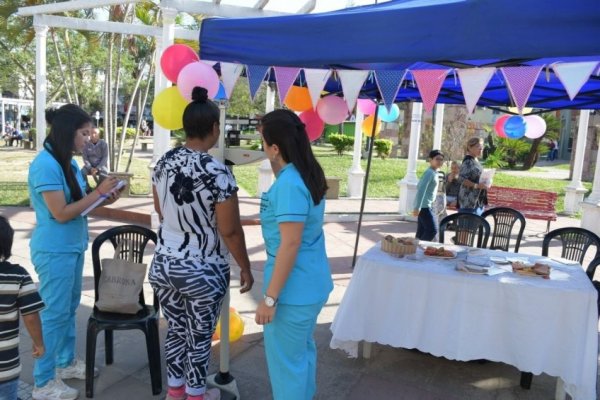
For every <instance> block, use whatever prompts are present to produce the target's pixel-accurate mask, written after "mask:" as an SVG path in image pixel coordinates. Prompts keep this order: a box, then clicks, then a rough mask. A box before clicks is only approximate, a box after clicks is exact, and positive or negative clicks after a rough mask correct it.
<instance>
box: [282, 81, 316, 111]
mask: <svg viewBox="0 0 600 400" xmlns="http://www.w3.org/2000/svg"><path fill="white" fill-rule="evenodd" d="M283 104H285V105H286V106H287V108H289V109H290V110H292V111H297V112H302V111H307V110H310V109H312V108H313V106H312V101H311V100H310V92H309V91H308V88H305V87H300V86H292V87H291V88H290V90H289V91H288V93H287V95H286V96H285V101H284V102H283Z"/></svg>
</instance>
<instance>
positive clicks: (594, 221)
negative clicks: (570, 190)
mask: <svg viewBox="0 0 600 400" xmlns="http://www.w3.org/2000/svg"><path fill="white" fill-rule="evenodd" d="M596 134H597V135H598V137H597V138H596V142H597V143H598V142H600V132H597V133H596ZM581 208H582V210H583V216H582V217H581V227H582V228H585V229H587V230H589V231H592V232H594V233H595V234H596V235H600V224H598V221H600V148H598V152H597V153H596V169H595V170H594V183H593V186H592V193H590V195H589V196H588V197H587V198H586V199H585V201H583V203H581Z"/></svg>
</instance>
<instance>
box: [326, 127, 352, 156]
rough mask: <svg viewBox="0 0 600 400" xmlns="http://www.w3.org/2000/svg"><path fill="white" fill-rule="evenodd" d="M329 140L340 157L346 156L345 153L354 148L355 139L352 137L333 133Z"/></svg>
mask: <svg viewBox="0 0 600 400" xmlns="http://www.w3.org/2000/svg"><path fill="white" fill-rule="evenodd" d="M327 140H328V141H329V143H331V145H332V146H333V148H334V149H335V151H336V152H337V153H338V155H340V156H341V155H342V154H344V152H345V151H349V150H351V149H352V146H354V138H353V137H352V136H346V135H342V134H340V133H332V134H331V135H329V136H328V137H327Z"/></svg>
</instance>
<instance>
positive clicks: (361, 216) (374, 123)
mask: <svg viewBox="0 0 600 400" xmlns="http://www.w3.org/2000/svg"><path fill="white" fill-rule="evenodd" d="M376 103H377V106H376V107H375V114H373V118H374V121H373V128H372V129H371V139H370V140H369V156H368V158H367V170H366V172H365V183H364V185H363V192H362V199H361V200H360V213H359V214H358V227H357V228H356V242H354V255H353V256H352V268H354V266H355V265H356V253H357V252H358V241H359V239H360V228H361V226H362V218H363V211H364V210H365V200H366V198H367V187H368V185H369V173H370V172H371V158H372V157H373V143H374V142H375V131H376V130H377V117H378V115H379V101H377V102H376Z"/></svg>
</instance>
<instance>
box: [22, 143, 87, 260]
mask: <svg viewBox="0 0 600 400" xmlns="http://www.w3.org/2000/svg"><path fill="white" fill-rule="evenodd" d="M71 168H73V172H74V173H75V176H76V177H77V182H78V183H79V186H80V187H81V192H82V193H85V180H84V179H83V176H82V175H81V172H80V170H79V166H78V165H77V162H76V161H75V160H72V161H71ZM28 185H29V198H30V200H31V205H32V206H33V209H34V210H35V217H36V220H37V223H36V226H35V228H34V230H33V235H32V237H31V242H30V247H31V250H35V251H44V252H50V253H72V252H75V253H78V252H84V251H85V250H86V249H87V245H88V225H87V217H82V216H80V215H79V216H77V217H75V218H73V219H72V220H70V221H67V222H64V223H60V222H58V221H57V220H56V219H54V217H53V216H52V213H51V212H50V210H49V209H48V206H47V205H46V202H45V201H44V198H43V196H42V193H43V192H50V191H57V190H60V191H63V192H64V194H65V198H66V201H67V203H71V202H72V201H73V199H72V198H71V190H70V189H69V186H68V185H67V180H66V178H65V174H64V173H63V171H62V168H61V167H60V164H59V163H58V161H56V160H55V159H54V157H53V156H52V154H50V153H49V152H48V151H47V150H46V149H44V150H42V151H41V152H40V153H39V154H38V155H37V156H36V157H35V159H34V160H33V162H32V163H31V166H30V167H29V179H28Z"/></svg>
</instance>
